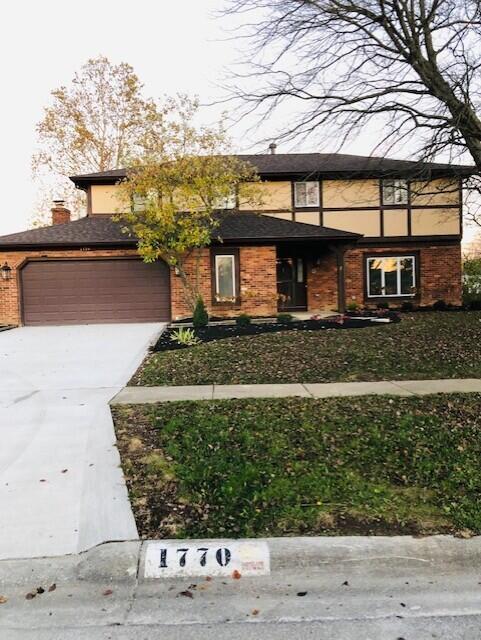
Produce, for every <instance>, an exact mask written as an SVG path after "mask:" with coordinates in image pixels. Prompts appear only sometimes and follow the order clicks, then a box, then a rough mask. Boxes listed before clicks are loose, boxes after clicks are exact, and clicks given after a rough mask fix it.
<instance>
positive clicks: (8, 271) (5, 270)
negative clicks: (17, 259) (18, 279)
mask: <svg viewBox="0 0 481 640" xmlns="http://www.w3.org/2000/svg"><path fill="white" fill-rule="evenodd" d="M1 272H2V280H10V278H11V277H12V267H10V266H9V265H8V263H7V262H5V263H4V265H3V267H2V268H1Z"/></svg>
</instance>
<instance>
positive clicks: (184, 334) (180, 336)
mask: <svg viewBox="0 0 481 640" xmlns="http://www.w3.org/2000/svg"><path fill="white" fill-rule="evenodd" d="M170 339H171V340H172V342H178V343H179V344H183V345H185V346H186V347H193V346H194V345H196V344H199V342H200V339H199V338H198V337H197V336H196V335H195V333H194V330H193V329H189V328H188V327H180V328H179V329H177V331H173V332H172V334H171V336H170Z"/></svg>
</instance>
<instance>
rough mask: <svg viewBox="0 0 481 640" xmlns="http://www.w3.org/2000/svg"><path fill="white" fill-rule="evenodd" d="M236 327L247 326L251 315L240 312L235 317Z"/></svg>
mask: <svg viewBox="0 0 481 640" xmlns="http://www.w3.org/2000/svg"><path fill="white" fill-rule="evenodd" d="M235 323H236V325H237V326H238V327H247V326H248V325H249V324H250V323H251V317H250V316H249V315H248V314H247V313H241V314H240V315H238V316H237V318H236V319H235Z"/></svg>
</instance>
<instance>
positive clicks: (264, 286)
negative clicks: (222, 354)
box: [0, 246, 277, 325]
mask: <svg viewBox="0 0 481 640" xmlns="http://www.w3.org/2000/svg"><path fill="white" fill-rule="evenodd" d="M136 255H137V251H136V250H135V249H92V250H88V251H85V250H82V251H81V250H78V249H76V250H68V251H67V250H64V251H62V250H58V249H57V250H40V251H7V252H5V251H1V252H0V262H1V264H4V263H5V262H7V263H8V265H9V266H10V267H11V269H12V272H11V275H12V277H11V279H10V280H7V281H3V280H1V279H0V324H14V325H18V324H21V309H20V276H19V271H18V267H19V266H21V265H22V264H23V263H24V262H25V260H26V259H27V258H28V259H34V258H85V259H89V258H110V257H125V256H136ZM199 256H200V262H199V277H200V290H201V292H202V295H203V297H204V300H205V303H206V306H207V307H208V309H209V312H210V313H211V314H212V315H216V316H232V315H238V314H239V313H248V314H251V315H273V314H274V315H275V314H276V313H277V284H276V248H275V247H274V246H266V247H240V249H239V258H240V260H239V261H240V292H241V304H240V305H239V306H237V307H235V308H234V307H231V306H230V307H224V306H221V307H218V306H216V305H213V304H212V289H211V286H212V285H211V259H210V250H209V249H203V250H201V251H200V252H199ZM195 260H196V258H195V257H194V256H193V257H192V258H191V259H190V260H189V263H190V272H191V274H194V273H195V270H194V266H195ZM0 266H1V265H0ZM171 302H172V317H173V318H181V317H185V316H190V315H191V310H190V309H189V307H188V305H187V304H186V302H185V296H184V294H183V289H182V284H181V281H180V278H179V277H178V276H176V275H175V274H174V272H173V271H171Z"/></svg>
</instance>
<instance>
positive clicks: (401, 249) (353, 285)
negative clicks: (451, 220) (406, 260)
mask: <svg viewBox="0 0 481 640" xmlns="http://www.w3.org/2000/svg"><path fill="white" fill-rule="evenodd" d="M393 253H398V254H399V255H403V254H408V255H409V254H414V255H416V256H417V259H418V262H419V264H418V270H419V271H418V273H419V276H420V282H418V287H417V289H418V292H417V295H416V297H415V299H414V300H413V302H414V303H415V304H416V305H419V306H423V307H424V306H428V305H432V304H433V303H434V302H436V301H437V300H444V302H447V303H449V304H453V305H460V304H461V302H462V261H461V243H460V242H457V243H453V244H449V245H448V244H439V245H435V244H432V245H431V244H422V245H421V244H420V245H416V244H408V245H399V246H397V245H396V246H388V247H373V248H368V247H359V248H356V249H351V250H349V251H347V252H346V256H345V262H344V270H345V271H344V273H345V297H346V304H349V302H357V303H358V304H359V305H362V306H364V305H366V306H375V305H376V304H377V301H376V302H374V301H370V300H369V299H368V298H367V297H366V293H365V278H366V274H365V258H366V257H367V256H369V255H376V254H378V255H382V254H391V255H392V254H393ZM403 299H405V298H401V299H397V300H396V299H389V298H386V300H387V301H388V302H390V304H392V305H393V306H395V305H396V304H399V303H400V302H401V301H402V300H403Z"/></svg>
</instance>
